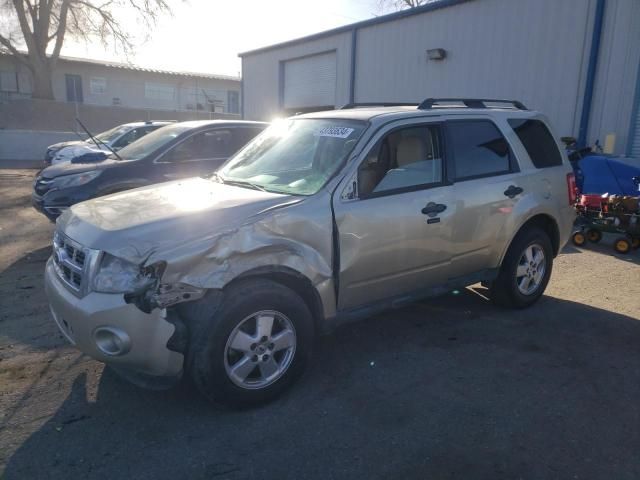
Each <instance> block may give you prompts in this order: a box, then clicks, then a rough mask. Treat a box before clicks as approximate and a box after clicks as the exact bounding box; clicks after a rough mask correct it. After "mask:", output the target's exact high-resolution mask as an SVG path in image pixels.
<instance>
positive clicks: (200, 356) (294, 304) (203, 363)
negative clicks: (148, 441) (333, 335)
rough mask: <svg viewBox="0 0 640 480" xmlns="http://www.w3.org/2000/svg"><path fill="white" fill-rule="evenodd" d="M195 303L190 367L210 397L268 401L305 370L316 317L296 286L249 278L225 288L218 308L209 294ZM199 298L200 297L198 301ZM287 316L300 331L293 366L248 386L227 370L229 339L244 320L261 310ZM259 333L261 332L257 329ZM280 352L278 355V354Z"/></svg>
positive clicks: (235, 402) (246, 403) (232, 402)
mask: <svg viewBox="0 0 640 480" xmlns="http://www.w3.org/2000/svg"><path fill="white" fill-rule="evenodd" d="M198 302H200V305H196V306H195V307H196V308H192V309H190V311H191V312H192V313H191V315H192V318H189V319H188V322H189V329H190V345H189V348H188V354H187V369H188V371H189V374H190V376H191V378H192V379H193V382H194V383H195V385H196V387H197V388H198V390H199V391H200V392H201V393H202V394H203V395H204V396H205V397H207V398H208V399H209V400H211V401H213V402H216V403H222V404H225V405H227V406H229V407H232V408H246V407H252V406H257V405H260V404H264V403H267V402H269V401H271V400H273V399H275V398H276V397H278V396H279V395H280V394H281V393H283V392H284V391H285V390H286V389H287V388H288V387H289V386H291V385H292V384H293V383H294V382H295V380H297V379H298V377H300V375H301V374H302V373H303V372H304V370H305V368H306V366H307V363H308V362H309V359H310V357H311V353H312V349H313V342H314V336H315V332H314V322H313V317H312V314H311V312H310V311H309V308H308V307H307V305H306V303H305V302H304V301H303V300H302V299H301V298H300V296H299V295H298V294H296V293H295V292H294V291H292V290H291V289H289V288H287V287H285V286H283V285H281V284H279V283H276V282H273V281H270V280H266V279H248V280H244V281H241V282H239V283H237V284H235V285H231V286H230V287H229V288H227V289H225V291H224V293H223V294H222V300H221V303H220V304H219V305H218V306H217V308H215V306H213V307H211V305H212V302H211V301H208V300H207V299H206V298H205V299H203V300H200V301H198ZM194 303H196V302H194ZM266 310H269V311H275V312H279V313H280V314H282V315H284V316H286V318H287V319H288V320H289V321H290V323H291V324H292V325H293V329H294V331H295V349H294V352H293V354H292V355H293V357H292V359H291V360H290V363H289V366H288V368H286V370H285V371H284V372H283V374H282V376H281V377H279V378H277V380H275V381H274V382H273V383H271V384H269V385H266V386H264V387H262V388H253V389H249V388H243V387H241V386H238V385H237V384H236V383H234V381H232V380H231V378H230V376H229V374H227V369H226V366H225V365H226V362H227V354H228V351H227V342H228V340H229V338H230V335H231V334H232V333H233V332H234V330H235V329H236V327H237V326H238V325H239V324H240V323H242V322H243V320H245V319H247V318H249V317H251V316H252V314H254V313H257V312H261V311H266ZM256 333H257V332H256ZM274 358H275V356H274Z"/></svg>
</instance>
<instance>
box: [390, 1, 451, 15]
mask: <svg viewBox="0 0 640 480" xmlns="http://www.w3.org/2000/svg"><path fill="white" fill-rule="evenodd" d="M437 1H439V0H378V10H380V12H382V13H386V12H388V11H389V10H391V11H397V10H404V9H405V8H414V7H419V6H420V5H425V4H427V3H433V2H437Z"/></svg>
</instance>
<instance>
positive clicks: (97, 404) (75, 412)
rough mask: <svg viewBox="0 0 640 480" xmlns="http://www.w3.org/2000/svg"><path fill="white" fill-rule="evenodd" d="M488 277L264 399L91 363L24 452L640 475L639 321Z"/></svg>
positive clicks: (130, 471) (244, 465) (96, 463)
mask: <svg viewBox="0 0 640 480" xmlns="http://www.w3.org/2000/svg"><path fill="white" fill-rule="evenodd" d="M485 294H486V291H485V290H483V289H482V288H475V289H465V290H462V291H459V292H457V293H456V292H453V293H451V294H450V295H447V296H446V297H442V298H439V299H435V300H432V301H429V302H423V303H419V304H415V305H412V306H410V307H406V308H403V309H401V310H396V311H392V312H388V313H385V314H383V315H379V316H376V317H373V318H370V319H367V320H363V321H361V322H358V323H353V324H350V325H346V326H343V327H341V328H340V329H338V330H337V331H336V332H334V333H333V334H332V335H329V336H327V337H323V338H322V339H320V340H319V342H318V346H317V351H316V354H315V358H314V362H313V365H312V367H311V368H310V370H309V371H308V372H307V374H306V375H305V376H304V377H303V378H302V380H301V381H300V382H299V383H298V384H297V385H296V386H294V387H293V388H292V389H291V390H290V391H289V392H288V393H287V394H285V395H284V396H283V397H281V398H280V399H278V400H276V401H275V402H273V403H271V404H269V405H266V406H264V407H261V408H257V409H254V410H249V411H234V410H229V409H225V408H221V407H216V406H212V405H209V404H207V403H206V402H205V401H204V400H203V399H202V398H201V397H200V396H198V395H197V394H196V392H195V391H194V390H193V388H192V387H191V386H189V385H188V384H185V385H181V386H180V387H178V388H176V389H173V390H170V391H165V392H149V391H145V390H142V389H139V388H137V387H135V386H133V385H130V384H127V383H125V382H124V381H122V380H120V379H119V378H118V377H117V376H116V375H115V374H113V373H112V372H111V371H110V370H109V369H106V370H105V371H104V372H103V373H102V376H101V377H100V380H99V385H98V390H97V395H96V396H95V400H88V398H89V396H88V393H87V390H88V387H87V379H86V377H85V376H84V375H78V376H77V377H76V378H75V381H74V382H73V385H72V386H71V388H70V392H69V394H68V396H67V397H66V399H65V400H64V402H63V403H62V405H61V406H60V407H59V408H58V410H57V411H56V413H55V415H53V417H51V418H50V419H49V420H48V421H47V422H46V423H45V424H44V425H42V427H41V428H39V429H38V430H37V431H36V432H35V433H33V434H32V435H31V436H30V437H29V438H28V439H27V440H26V441H25V442H24V443H22V445H21V446H20V447H19V448H18V449H17V451H16V452H15V454H14V455H13V456H12V457H11V458H10V460H9V462H8V465H7V468H6V471H5V475H6V478H7V479H13V478H16V479H18V478H19V479H21V478H54V479H55V478H64V479H66V478H138V479H142V478H150V479H151V478H153V479H159V478H172V479H173V478H190V479H205V478H207V479H211V478H225V479H245V478H296V479H298V478H322V479H327V478H434V479H435V478H438V479H441V478H442V479H444V478H465V479H466V478H474V479H492V480H493V479H500V478H509V479H512V478H527V479H547V478H616V479H625V478H638V477H640V457H639V456H638V455H637V452H638V450H639V449H640V431H639V429H638V425H639V422H640V406H639V405H640V404H639V402H638V401H637V399H638V398H640V349H638V345H639V344H640V322H639V321H638V319H634V318H631V317H628V316H624V315H619V314H616V313H612V312H609V311H605V310H601V309H598V308H594V307H590V306H587V305H582V304H578V303H574V302H570V301H565V300H560V299H557V298H553V297H549V296H545V297H543V298H542V299H541V300H540V301H539V302H538V303H537V304H536V305H535V306H533V307H532V308H529V309H526V310H515V311H514V310H503V309H498V308H496V307H494V306H492V305H491V304H490V303H489V302H488V301H487V300H486V298H484V297H485Z"/></svg>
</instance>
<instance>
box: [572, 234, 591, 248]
mask: <svg viewBox="0 0 640 480" xmlns="http://www.w3.org/2000/svg"><path fill="white" fill-rule="evenodd" d="M571 241H572V242H573V244H574V245H575V246H577V247H581V246H583V245H584V244H585V243H587V237H586V236H585V234H584V233H583V232H581V231H578V232H574V233H573V235H571Z"/></svg>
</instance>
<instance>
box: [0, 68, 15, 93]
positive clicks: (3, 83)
mask: <svg viewBox="0 0 640 480" xmlns="http://www.w3.org/2000/svg"><path fill="white" fill-rule="evenodd" d="M0 91H1V92H17V91H18V76H17V75H16V72H0Z"/></svg>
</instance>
